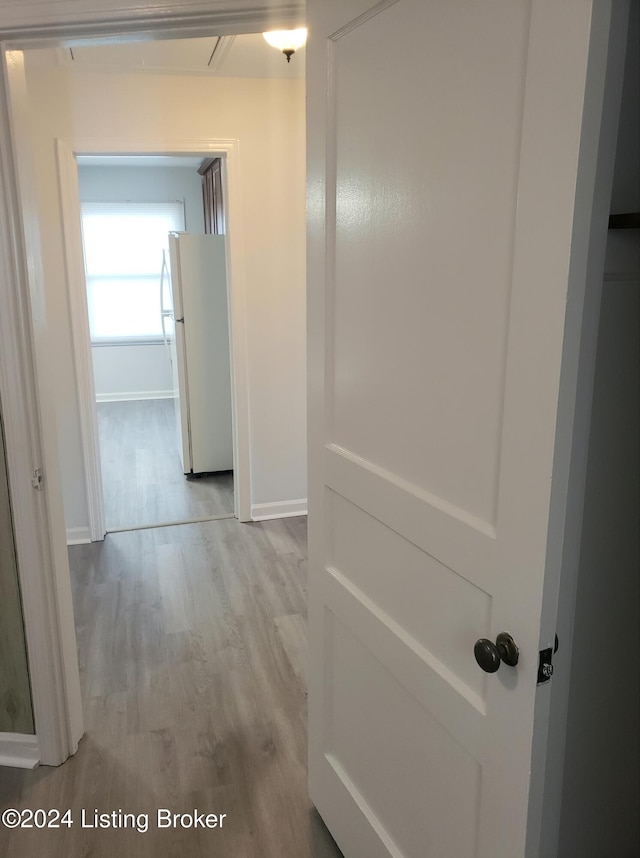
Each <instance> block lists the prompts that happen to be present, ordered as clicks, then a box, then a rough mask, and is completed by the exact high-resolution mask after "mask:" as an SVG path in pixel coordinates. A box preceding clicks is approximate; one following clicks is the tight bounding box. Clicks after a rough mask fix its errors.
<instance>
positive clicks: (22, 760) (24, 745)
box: [0, 733, 40, 769]
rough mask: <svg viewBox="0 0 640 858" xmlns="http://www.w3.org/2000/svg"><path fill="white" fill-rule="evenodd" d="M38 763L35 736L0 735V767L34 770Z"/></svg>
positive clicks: (38, 748)
mask: <svg viewBox="0 0 640 858" xmlns="http://www.w3.org/2000/svg"><path fill="white" fill-rule="evenodd" d="M39 762H40V747H39V745H38V737H37V736H27V735H25V734H23V733H0V766H13V767H14V768H16V769H35V767H36V766H37V765H38V763H39Z"/></svg>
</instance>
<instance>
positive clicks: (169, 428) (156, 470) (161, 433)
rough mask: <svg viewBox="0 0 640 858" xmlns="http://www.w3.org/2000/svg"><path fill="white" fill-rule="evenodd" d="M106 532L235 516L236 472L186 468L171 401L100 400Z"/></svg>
mask: <svg viewBox="0 0 640 858" xmlns="http://www.w3.org/2000/svg"><path fill="white" fill-rule="evenodd" d="M97 408H98V429H99V434H100V457H101V462H102V482H103V487H104V503H105V517H106V521H107V530H118V529H120V528H129V527H148V526H150V525H157V524H164V523H167V522H182V521H193V520H194V519H202V518H211V517H213V516H217V515H225V514H230V515H233V474H232V473H231V472H224V473H221V474H214V475H212V476H209V477H198V478H195V479H189V480H187V478H186V477H185V475H184V474H183V472H182V465H181V464H180V457H179V454H178V440H177V431H176V424H175V417H174V404H173V400H172V399H144V400H132V401H128V402H99V403H98V406H97Z"/></svg>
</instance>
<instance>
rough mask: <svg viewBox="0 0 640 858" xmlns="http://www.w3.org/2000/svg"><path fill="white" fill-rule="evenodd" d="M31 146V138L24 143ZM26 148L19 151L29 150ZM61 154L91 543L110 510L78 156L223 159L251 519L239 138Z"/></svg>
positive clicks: (242, 462) (236, 424)
mask: <svg viewBox="0 0 640 858" xmlns="http://www.w3.org/2000/svg"><path fill="white" fill-rule="evenodd" d="M25 142H26V141H25ZM26 148H27V147H26V146H25V145H21V146H19V151H25V150H26ZM56 155H57V161H58V172H59V179H60V199H61V220H62V230H63V237H64V247H65V267H66V274H67V294H68V297H69V306H70V312H71V330H72V336H73V353H74V363H75V372H76V391H77V397H78V404H79V411H80V433H81V437H82V457H83V464H84V475H85V492H86V497H87V512H88V515H89V531H90V539H91V541H92V542H97V541H100V540H102V539H104V535H105V533H106V532H107V523H106V519H105V511H104V495H103V486H102V472H101V467H100V441H99V433H98V414H97V408H96V398H95V385H94V376H93V362H92V353H91V336H90V332H89V315H88V308H87V291H86V280H85V272H84V256H83V251H82V232H81V226H80V205H81V204H80V193H79V184H78V172H77V161H76V156H78V155H202V157H203V158H207V157H217V156H220V157H221V159H222V165H223V166H222V171H223V183H224V185H225V188H224V190H225V193H224V197H223V198H224V200H225V205H226V210H227V211H226V215H227V217H226V221H227V224H228V228H227V231H226V233H225V247H226V255H227V260H228V263H227V300H228V307H229V335H230V336H229V346H230V353H231V354H230V357H231V414H232V427H233V429H232V431H233V488H234V515H235V517H236V518H237V519H239V520H240V521H250V520H251V454H250V444H249V389H248V355H247V336H246V327H247V320H246V301H245V296H246V289H245V278H244V264H243V260H244V252H245V251H244V247H243V234H244V230H243V228H242V220H241V218H242V215H241V208H240V199H241V197H240V176H241V163H240V151H239V146H238V141H237V140H234V139H227V138H211V139H189V138H175V139H173V140H170V141H166V140H163V141H158V140H153V139H148V140H146V139H143V138H134V137H132V138H105V137H96V138H71V139H66V138H59V139H58V140H57V141H56Z"/></svg>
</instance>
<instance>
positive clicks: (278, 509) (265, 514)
mask: <svg viewBox="0 0 640 858" xmlns="http://www.w3.org/2000/svg"><path fill="white" fill-rule="evenodd" d="M306 514H307V499H306V498H298V499H297V500H288V501H277V502H276V503H254V504H252V505H251V521H267V520H269V519H271V518H291V517H292V516H294V515H306Z"/></svg>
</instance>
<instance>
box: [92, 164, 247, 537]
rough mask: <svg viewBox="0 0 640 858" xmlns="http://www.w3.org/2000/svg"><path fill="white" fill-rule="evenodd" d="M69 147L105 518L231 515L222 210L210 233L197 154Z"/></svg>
mask: <svg viewBox="0 0 640 858" xmlns="http://www.w3.org/2000/svg"><path fill="white" fill-rule="evenodd" d="M208 160H210V159H208ZM220 160H221V159H216V161H217V163H218V164H220ZM76 161H77V165H78V188H79V199H80V209H81V223H82V232H83V248H84V267H85V283H86V305H87V311H88V312H87V317H86V324H87V325H88V327H89V340H90V351H91V363H92V367H93V381H94V389H95V403H96V415H95V419H96V422H97V428H98V442H99V448H98V451H97V453H98V456H99V460H100V463H101V476H102V489H103V501H104V527H105V529H106V531H107V532H113V531H118V530H128V529H138V528H141V527H157V526H165V525H168V524H177V523H185V522H191V521H201V520H209V519H215V518H219V517H231V516H233V514H234V500H233V475H234V462H233V458H234V456H233V431H232V429H233V426H232V422H233V421H232V412H231V400H232V397H231V378H232V372H231V369H232V367H231V356H230V345H229V343H230V340H229V328H230V325H229V321H230V320H229V313H228V300H227V292H228V288H227V279H226V264H225V239H224V222H225V219H224V217H221V218H220V219H219V221H218V223H217V225H219V228H220V233H219V234H218V235H215V236H214V235H211V234H210V233H211V229H210V227H209V229H207V223H206V220H207V218H206V214H207V210H206V208H205V207H204V206H203V202H204V201H205V195H204V193H203V191H204V187H203V178H202V176H201V174H200V172H199V170H201V168H202V164H203V163H206V161H203V158H201V157H197V156H193V155H182V156H176V155H173V156H160V155H156V156H143V155H139V156H122V155H112V156H95V155H93V156H92V155H84V156H83V155H78V156H77V157H76ZM220 190H221V189H220ZM220 196H221V194H220ZM219 205H220V208H222V200H221V199H220V200H219ZM210 223H211V219H210V218H209V224H210ZM170 234H171V235H170ZM176 302H178V303H179V305H180V307H181V308H182V309H181V310H180V312H179V314H177V315H176V313H174V307H175V305H176ZM185 305H188V309H187V310H186V311H185V309H184V307H185ZM185 312H186V316H187V317H188V318H185ZM76 315H77V316H79V317H80V318H81V319H82V316H83V313H82V308H79V311H78V313H77V314H76Z"/></svg>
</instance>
